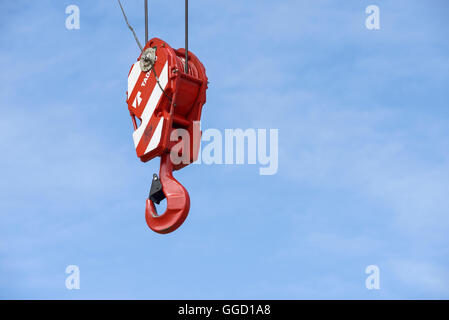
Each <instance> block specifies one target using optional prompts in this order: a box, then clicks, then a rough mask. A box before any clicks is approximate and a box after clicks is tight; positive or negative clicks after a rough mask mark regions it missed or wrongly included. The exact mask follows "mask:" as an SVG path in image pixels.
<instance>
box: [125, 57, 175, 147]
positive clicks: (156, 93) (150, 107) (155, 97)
mask: <svg viewBox="0 0 449 320" xmlns="http://www.w3.org/2000/svg"><path fill="white" fill-rule="evenodd" d="M159 83H160V84H161V87H162V88H164V90H165V87H166V86H167V84H168V61H167V62H166V63H165V66H164V69H162V72H161V74H160V77H159ZM161 95H162V90H161V88H160V87H159V85H158V84H157V83H156V84H155V86H154V89H153V92H151V96H150V99H148V102H147V104H146V106H145V109H144V110H143V113H142V123H141V124H140V126H139V127H138V128H137V130H136V131H134V132H133V140H134V146H135V147H136V148H137V145H138V144H139V141H140V139H141V138H142V135H143V132H144V131H145V128H146V127H147V125H148V122H150V119H151V116H152V115H153V112H154V109H156V106H157V103H158V102H159V99H160V98H161Z"/></svg>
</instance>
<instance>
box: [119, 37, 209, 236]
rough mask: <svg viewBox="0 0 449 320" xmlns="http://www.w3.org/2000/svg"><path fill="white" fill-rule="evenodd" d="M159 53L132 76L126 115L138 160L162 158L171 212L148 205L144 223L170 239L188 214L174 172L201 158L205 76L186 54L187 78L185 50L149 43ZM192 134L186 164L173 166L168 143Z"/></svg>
mask: <svg viewBox="0 0 449 320" xmlns="http://www.w3.org/2000/svg"><path fill="white" fill-rule="evenodd" d="M150 47H151V48H156V57H157V59H156V62H155V63H154V66H153V68H152V69H151V70H149V71H148V72H143V71H141V69H140V65H139V60H140V58H141V57H140V56H139V58H138V60H137V61H138V62H137V63H135V64H134V65H133V66H132V67H131V70H130V72H129V75H128V92H127V95H128V99H127V104H128V109H129V112H130V114H131V118H132V122H133V127H134V133H133V140H134V145H135V149H136V154H137V156H138V157H139V158H140V159H141V161H143V162H147V161H149V160H151V159H154V158H155V157H161V167H160V181H161V183H162V187H163V192H164V194H165V196H166V198H167V210H166V212H165V213H164V214H162V215H157V213H156V209H155V205H154V203H153V202H152V201H151V200H150V199H148V200H147V204H146V221H147V224H148V226H149V227H150V228H151V229H152V230H154V231H156V232H158V233H169V232H171V231H173V230H175V229H176V228H178V227H179V226H180V225H181V224H182V223H183V222H184V220H185V219H186V217H187V214H188V212H189V208H190V199H189V194H188V193H187V190H186V189H185V188H184V187H183V186H182V185H181V184H180V183H179V182H178V181H177V180H176V179H175V178H174V177H173V175H172V171H173V170H179V169H181V168H183V167H185V166H187V165H188V164H190V163H192V162H194V161H195V160H196V159H197V157H198V152H199V145H200V140H201V133H200V132H199V126H198V124H197V123H196V122H198V121H200V119H201V112H202V107H203V105H204V103H205V102H206V90H207V83H208V82H207V76H206V71H205V68H204V66H203V64H202V63H201V62H200V61H199V60H198V58H197V57H196V56H195V55H194V54H193V53H191V52H188V58H189V59H188V73H185V71H184V66H185V50H184V49H178V50H174V49H173V48H171V47H170V46H169V45H168V44H167V43H166V42H164V41H163V40H160V39H157V38H154V39H151V40H150V41H149V42H148V43H147V44H146V46H145V48H144V50H145V49H147V48H150ZM178 128H182V129H185V130H187V131H188V133H189V137H190V138H189V139H190V141H189V150H190V155H189V159H188V161H183V162H181V163H179V164H173V163H172V162H171V160H170V155H169V153H170V152H171V151H172V148H173V147H174V146H175V145H176V144H177V143H178V141H170V134H171V133H172V132H173V130H176V129H178Z"/></svg>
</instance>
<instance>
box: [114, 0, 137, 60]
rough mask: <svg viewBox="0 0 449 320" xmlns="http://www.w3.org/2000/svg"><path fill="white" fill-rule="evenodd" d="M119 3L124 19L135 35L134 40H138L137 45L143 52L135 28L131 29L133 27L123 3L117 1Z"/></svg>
mask: <svg viewBox="0 0 449 320" xmlns="http://www.w3.org/2000/svg"><path fill="white" fill-rule="evenodd" d="M117 1H118V4H119V5H120V9H122V13H123V17H124V18H125V21H126V24H127V25H128V28H129V30H131V31H132V33H133V35H134V39H136V42H137V45H138V46H139V48H140V51H141V52H142V51H143V48H142V45H141V44H140V42H139V39H138V38H137V35H136V33H135V32H134V29H133V27H131V25H130V24H129V22H128V18H127V17H126V14H125V10H123V7H122V3H121V2H120V0H117Z"/></svg>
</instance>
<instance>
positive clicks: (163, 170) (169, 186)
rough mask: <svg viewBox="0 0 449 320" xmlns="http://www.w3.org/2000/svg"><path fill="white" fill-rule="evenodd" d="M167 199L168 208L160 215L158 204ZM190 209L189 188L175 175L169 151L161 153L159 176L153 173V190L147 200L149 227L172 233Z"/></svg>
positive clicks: (146, 215)
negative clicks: (157, 208)
mask: <svg viewBox="0 0 449 320" xmlns="http://www.w3.org/2000/svg"><path fill="white" fill-rule="evenodd" d="M165 198H166V199H167V210H166V211H165V212H164V213H163V214H162V215H159V214H158V213H157V210H156V206H155V203H156V204H159V203H160V202H161V201H162V200H163V199H165ZM189 210H190V197H189V193H188V192H187V190H186V189H185V188H184V187H183V186H182V185H181V184H180V183H179V182H178V181H177V180H176V179H175V178H174V177H173V163H172V162H171V159H170V154H169V153H163V154H162V155H161V167H160V171H159V178H158V176H157V175H153V181H152V184H151V190H150V194H149V197H148V199H147V202H146V209H145V219H146V221H147V225H148V227H150V228H151V230H153V231H155V232H157V233H170V232H172V231H174V230H176V229H177V228H179V226H180V225H181V224H182V223H183V222H184V220H185V219H186V218H187V215H188V214H189Z"/></svg>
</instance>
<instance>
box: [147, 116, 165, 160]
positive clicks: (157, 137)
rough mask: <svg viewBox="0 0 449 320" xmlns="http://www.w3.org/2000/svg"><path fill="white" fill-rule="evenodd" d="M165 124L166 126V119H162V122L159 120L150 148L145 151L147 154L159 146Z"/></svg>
mask: <svg viewBox="0 0 449 320" xmlns="http://www.w3.org/2000/svg"><path fill="white" fill-rule="evenodd" d="M163 124H164V118H161V120H159V123H158V124H157V127H156V130H154V133H153V136H152V137H151V141H150V143H149V144H148V148H147V150H145V153H148V152H150V151H151V150H154V149H156V147H157V146H158V145H159V141H160V140H161V133H162V125H163Z"/></svg>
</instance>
